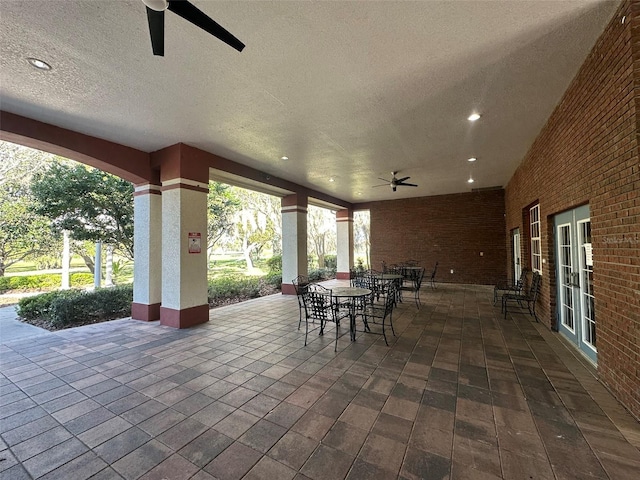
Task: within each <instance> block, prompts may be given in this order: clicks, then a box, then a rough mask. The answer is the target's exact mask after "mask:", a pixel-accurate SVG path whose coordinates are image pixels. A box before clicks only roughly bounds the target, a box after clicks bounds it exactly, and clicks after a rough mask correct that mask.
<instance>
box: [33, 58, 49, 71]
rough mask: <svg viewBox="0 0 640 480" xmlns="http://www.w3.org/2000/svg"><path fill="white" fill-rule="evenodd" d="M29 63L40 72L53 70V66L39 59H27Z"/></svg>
mask: <svg viewBox="0 0 640 480" xmlns="http://www.w3.org/2000/svg"><path fill="white" fill-rule="evenodd" d="M27 62H29V63H30V64H31V65H32V66H34V67H35V68H37V69H38V70H45V71H48V70H51V65H49V64H48V63H47V62H45V61H42V60H40V59H38V58H32V57H29V58H27Z"/></svg>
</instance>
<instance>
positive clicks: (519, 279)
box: [514, 268, 533, 291]
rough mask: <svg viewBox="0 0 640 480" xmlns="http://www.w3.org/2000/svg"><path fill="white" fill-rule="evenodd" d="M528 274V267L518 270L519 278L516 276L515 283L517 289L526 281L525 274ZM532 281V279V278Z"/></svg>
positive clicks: (519, 289)
mask: <svg viewBox="0 0 640 480" xmlns="http://www.w3.org/2000/svg"><path fill="white" fill-rule="evenodd" d="M528 274H529V269H528V268H523V269H522V271H521V272H520V278H518V280H516V284H515V285H514V286H515V289H516V290H517V291H521V290H522V289H523V288H524V286H525V284H526V283H527V275H528ZM532 281H533V279H532Z"/></svg>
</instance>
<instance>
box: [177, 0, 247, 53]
mask: <svg viewBox="0 0 640 480" xmlns="http://www.w3.org/2000/svg"><path fill="white" fill-rule="evenodd" d="M167 8H168V9H169V10H171V11H172V12H173V13H175V14H176V15H178V16H180V17H182V18H184V19H185V20H186V21H188V22H191V23H193V24H194V25H196V26H198V27H200V28H201V29H203V30H204V31H205V32H208V33H210V34H211V35H213V36H214V37H216V38H218V39H220V40H222V41H223V42H224V43H226V44H227V45H229V46H230V47H233V48H235V49H236V50H238V51H239V52H241V51H242V49H243V48H244V43H242V42H241V41H240V40H238V39H237V38H236V37H234V36H233V35H232V34H231V33H229V32H228V31H227V30H225V29H224V28H223V27H222V26H220V24H218V23H217V22H215V21H214V20H213V19H211V18H210V17H208V16H207V15H206V14H204V13H203V12H202V11H201V10H200V9H198V8H197V7H196V6H195V5H193V4H191V3H189V2H188V1H186V0H171V1H169V6H168V7H167Z"/></svg>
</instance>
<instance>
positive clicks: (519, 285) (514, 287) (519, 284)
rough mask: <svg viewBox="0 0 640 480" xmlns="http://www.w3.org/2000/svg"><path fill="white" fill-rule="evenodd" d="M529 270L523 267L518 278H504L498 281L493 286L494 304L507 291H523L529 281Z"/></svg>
mask: <svg viewBox="0 0 640 480" xmlns="http://www.w3.org/2000/svg"><path fill="white" fill-rule="evenodd" d="M528 273H529V270H528V269H526V268H523V269H522V271H521V272H520V277H519V278H518V279H517V280H515V281H514V280H504V281H501V282H498V283H496V285H495V287H493V304H494V305H495V304H496V302H497V301H498V298H499V297H502V296H503V295H504V294H506V293H521V292H522V289H523V288H524V285H525V283H526V282H527V274H528Z"/></svg>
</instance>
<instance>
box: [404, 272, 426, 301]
mask: <svg viewBox="0 0 640 480" xmlns="http://www.w3.org/2000/svg"><path fill="white" fill-rule="evenodd" d="M423 278H424V267H422V268H420V269H419V270H416V271H415V273H414V274H413V275H411V278H410V279H408V280H406V279H405V280H404V281H403V282H402V287H400V292H413V296H414V299H415V302H416V306H417V307H418V308H420V287H421V286H422V280H423Z"/></svg>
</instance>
